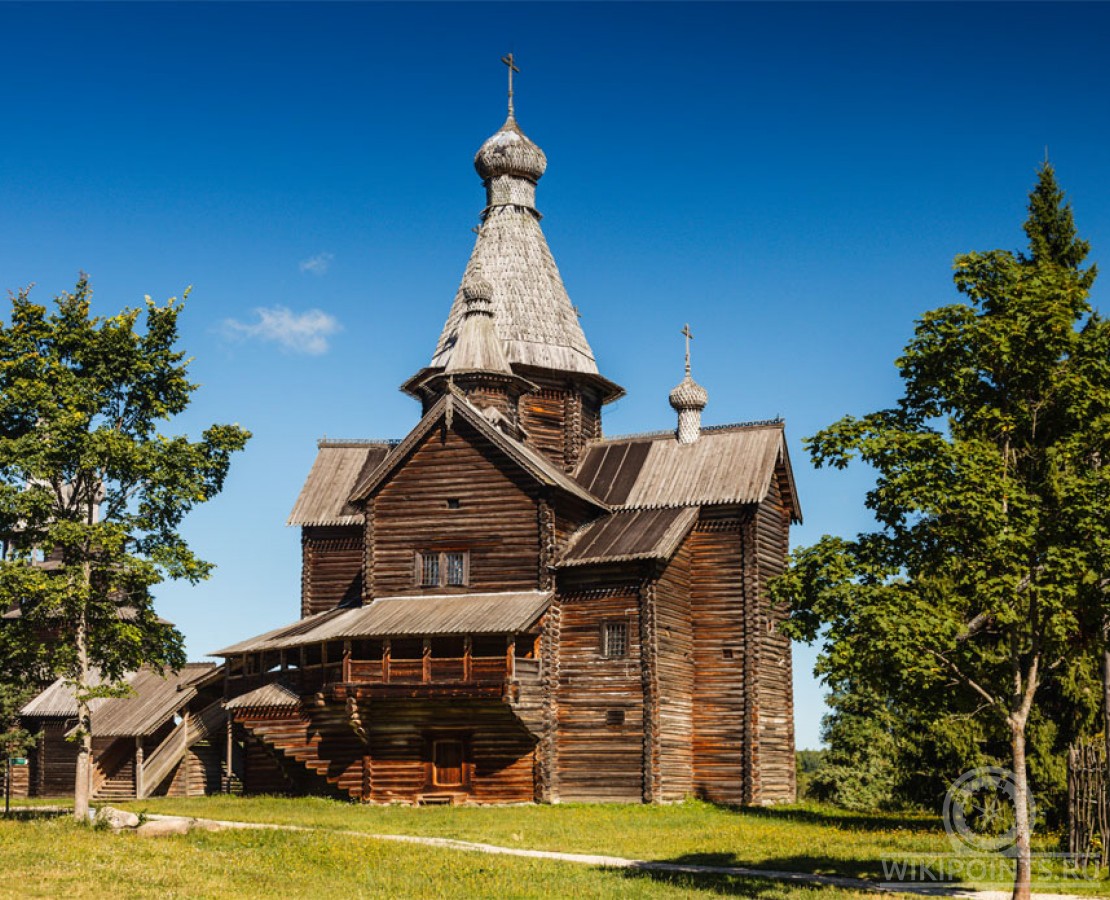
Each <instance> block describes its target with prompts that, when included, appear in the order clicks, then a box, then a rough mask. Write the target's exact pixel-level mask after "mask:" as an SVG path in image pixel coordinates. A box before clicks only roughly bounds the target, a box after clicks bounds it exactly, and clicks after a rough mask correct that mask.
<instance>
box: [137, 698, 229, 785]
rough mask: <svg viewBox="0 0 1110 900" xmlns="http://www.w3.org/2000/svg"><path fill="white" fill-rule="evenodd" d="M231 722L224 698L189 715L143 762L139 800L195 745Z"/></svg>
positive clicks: (167, 776)
mask: <svg viewBox="0 0 1110 900" xmlns="http://www.w3.org/2000/svg"><path fill="white" fill-rule="evenodd" d="M226 721H227V713H226V712H224V706H223V701H221V700H217V701H215V702H214V703H211V704H209V705H208V706H206V707H205V708H204V709H202V710H201V711H200V712H199V713H197V714H196V715H194V714H192V713H188V714H186V716H185V718H183V719H182V720H181V721H180V722H179V723H178V724H177V727H176V728H174V730H173V731H171V732H170V733H169V734H168V735H167V736H166V739H165V740H164V741H162V743H161V744H159V745H158V747H157V748H156V749H155V750H154V752H153V753H151V754H150V756H148V757H147V758H146V760H145V761H144V762H143V777H142V788H141V790H140V792H139V799H140V800H142V799H143V798H144V797H149V796H150V795H151V794H152V793H154V791H155V789H157V788H158V786H159V785H161V784H162V782H164V781H165V780H166V779H167V778H169V777H170V775H171V773H172V772H173V770H174V769H175V768H176V767H177V765H178V764H179V763H180V762H181V760H183V759H184V758H185V754H186V753H188V752H189V749H190V748H191V747H193V745H195V744H197V743H199V742H200V741H206V740H208V739H209V738H211V737H212V735H214V734H216V732H217V731H218V730H220V729H221V728H222V727H223V725H224V723H225V722H226Z"/></svg>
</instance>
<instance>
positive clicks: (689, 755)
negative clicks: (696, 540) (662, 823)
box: [653, 541, 695, 801]
mask: <svg viewBox="0 0 1110 900" xmlns="http://www.w3.org/2000/svg"><path fill="white" fill-rule="evenodd" d="M691 557H692V551H691V548H690V542H689V541H685V542H684V543H683V545H682V547H681V548H679V550H678V552H677V553H676V554H675V555H674V557H673V558H672V560H671V562H670V563H669V564H668V565H667V567H666V569H664V571H663V574H662V576H661V577H660V578H659V581H658V582H657V584H656V585H655V590H654V592H653V593H654V602H655V636H656V643H657V650H656V653H655V660H656V662H655V668H656V676H655V677H656V685H657V688H656V690H657V693H658V708H659V713H658V717H659V722H658V731H659V734H658V739H657V744H658V759H657V762H656V767H657V776H656V777H657V782H658V788H657V790H656V792H655V793H656V796H655V798H654V799H656V800H663V801H671V800H682V799H683V798H684V797H687V796H689V795H691V794H693V793H694V754H693V731H694V721H693V715H694V686H695V685H694V678H695V675H694V638H693V633H692V629H691V611H690V574H691V573H690V567H691Z"/></svg>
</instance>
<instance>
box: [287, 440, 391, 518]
mask: <svg viewBox="0 0 1110 900" xmlns="http://www.w3.org/2000/svg"><path fill="white" fill-rule="evenodd" d="M318 446H319V451H318V452H317V454H316V460H315V461H314V462H313V463H312V469H311V470H310V471H309V473H308V478H306V479H305V483H304V487H302V488H301V493H300V495H299V496H298V497H297V502H296V503H295V504H294V505H293V511H292V512H291V513H290V514H289V521H288V522H287V523H286V524H288V525H358V524H360V523H361V522H362V516H361V515H360V514H359V512H358V510H357V509H355V508H354V507H353V506H351V504H350V503H349V502H348V497H350V495H351V491H352V490H353V489H354V487H355V485H356V484H357V483H358V481H359V480H360V479H361V478H362V477H364V476H365V475H366V473H368V472H370V471H372V470H373V469H374V468H375V467H376V466H377V465H378V463H380V462H381V461H382V460H383V459H385V457H386V456H387V455H388V453H389V451H390V449H391V448H392V447H393V446H394V443H393V442H389V441H374V442H371V441H320V442H319V444H318Z"/></svg>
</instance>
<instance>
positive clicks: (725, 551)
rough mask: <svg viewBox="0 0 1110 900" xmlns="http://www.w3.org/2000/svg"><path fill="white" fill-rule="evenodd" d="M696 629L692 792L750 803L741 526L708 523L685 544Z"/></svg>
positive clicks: (735, 520)
mask: <svg viewBox="0 0 1110 900" xmlns="http://www.w3.org/2000/svg"><path fill="white" fill-rule="evenodd" d="M687 545H688V546H689V550H690V607H691V620H692V625H693V638H694V648H693V661H694V678H695V685H696V688H695V694H694V698H693V737H694V741H693V756H694V768H693V781H694V784H693V789H694V793H695V794H697V795H698V796H699V797H703V798H705V799H707V800H712V801H714V802H717V803H745V802H750V797H751V783H750V772H749V771H748V770H747V768H746V764H745V763H746V759H745V750H746V749H747V748H746V742H745V726H746V725H747V724H748V717H747V713H748V710H747V705H746V703H745V700H746V698H745V693H744V691H745V680H746V674H747V673H746V671H745V669H746V666H745V661H746V659H747V658H748V649H749V646H748V641H747V640H746V636H745V622H744V589H745V584H744V575H745V572H744V549H745V548H744V541H743V538H742V526H741V522H740V520H739V519H738V518H735V517H725V518H717V517H711V516H709V515H707V514H705V513H703V518H702V519H701V520H700V521H699V522H698V524H697V525H695V527H694V530H693V531H692V532H691V534H690V537H689V538H687Z"/></svg>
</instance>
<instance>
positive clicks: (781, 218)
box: [0, 3, 1110, 747]
mask: <svg viewBox="0 0 1110 900" xmlns="http://www.w3.org/2000/svg"><path fill="white" fill-rule="evenodd" d="M1108 26H1110V6H1108V5H1106V4H1101V3H1082V4H1066V3H1053V4H1051V5H1048V4H1037V3H1018V4H1008V3H988V4H982V5H978V4H966V3H962V4H945V3H918V4H881V3H866V4H852V5H840V4H833V3H821V4H804V3H787V4H776V5H764V4H757V3H712V4H705V5H700V4H691V3H685V4H681V5H672V4H665V3H652V4H639V3H610V4H603V5H593V4H575V3H557V4H542V3H529V4H509V3H497V4H477V3H454V4H446V5H441V4H433V3H413V4H405V5H386V4H363V3H339V4H322V3H315V4H266V3H241V4H230V5H221V4H193V5H177V4H172V3H148V4H138V3H128V4H119V5H115V4H101V3H87V4H84V3H81V4H75V5H67V4H58V3H47V4H16V3H2V4H0V34H3V35H4V36H5V42H4V43H5V65H4V77H3V79H0V110H3V116H4V122H5V128H4V137H3V139H2V140H0V287H3V288H5V289H17V288H19V287H22V286H26V285H28V284H30V283H32V282H34V283H35V284H36V287H35V291H34V296H35V297H36V298H37V299H38V300H39V301H40V302H43V301H46V300H48V299H49V298H50V297H52V296H54V295H55V294H57V293H59V292H60V291H62V290H65V289H67V288H70V287H72V285H73V283H74V281H75V280H76V276H77V273H78V271H79V270H85V271H87V272H89V273H90V275H91V277H92V281H93V286H94V288H95V290H96V297H95V299H96V303H97V305H98V309H99V310H100V311H102V312H105V313H107V312H112V311H116V310H118V309H119V308H120V307H122V306H125V305H135V304H138V303H140V302H141V301H142V297H143V295H144V294H150V295H152V296H153V297H155V298H158V299H165V298H166V297H169V296H172V295H179V294H180V293H181V292H182V290H183V289H184V288H185V287H186V286H188V285H192V286H193V293H192V296H191V298H190V300H189V305H188V309H187V312H186V314H185V317H184V319H183V340H182V345H183V346H184V347H185V349H186V350H187V351H188V352H189V353H190V354H191V355H192V356H194V357H195V362H194V363H193V367H192V372H193V375H194V377H195V378H196V380H198V381H199V382H201V384H202V387H201V388H200V390H199V391H198V392H197V394H196V397H195V401H194V404H193V406H192V408H191V409H190V411H189V412H188V414H187V415H185V416H183V417H182V418H181V420H180V421H179V422H177V423H175V426H174V430H175V431H178V432H188V433H193V434H195V433H197V432H199V431H200V429H201V428H203V427H204V426H205V425H206V424H208V423H210V422H213V421H237V422H239V423H241V424H243V425H244V426H246V427H248V428H250V429H251V430H252V431H253V432H254V435H255V437H254V439H253V441H252V442H251V444H250V446H249V448H248V449H247V451H246V452H245V453H243V454H241V455H240V457H239V458H237V459H236V460H235V463H234V465H233V468H232V473H231V476H230V478H229V480H228V483H227V487H226V489H225V491H224V493H223V494H222V495H221V496H220V497H218V498H217V499H216V500H215V501H213V502H212V503H211V504H209V505H208V506H207V507H206V508H202V509H198V510H197V511H196V512H195V513H194V514H193V515H192V517H191V518H190V520H189V521H188V525H187V528H186V533H187V536H188V537H189V538H190V540H191V541H192V543H193V545H194V547H195V548H196V549H197V550H198V551H199V552H200V553H201V554H202V555H203V556H205V557H206V558H208V559H211V560H212V561H214V562H215V563H216V564H217V565H218V567H219V568H218V569H217V571H216V573H215V575H214V576H213V578H212V579H211V580H210V581H208V582H206V583H205V584H203V585H201V586H200V587H196V588H190V587H187V586H180V585H168V586H165V587H163V588H161V589H160V590H159V592H158V601H159V602H158V606H159V611H160V612H161V613H162V614H163V615H165V616H167V617H169V618H170V619H172V620H174V621H175V622H177V623H178V624H179V626H180V627H181V628H182V630H183V631H184V633H185V635H186V638H187V642H188V649H189V653H190V655H191V656H192V657H193V658H199V657H201V656H203V654H205V653H206V652H209V651H211V650H214V649H216V648H218V647H220V646H224V645H226V644H227V643H229V642H231V641H233V640H237V639H240V638H243V637H246V636H248V635H250V634H254V633H257V632H260V631H263V630H265V629H267V628H270V627H274V626H276V625H278V624H281V623H282V622H284V621H288V620H290V619H292V618H294V617H295V616H296V615H297V611H298V597H299V593H298V592H299V575H298V573H299V565H300V550H299V536H298V534H297V532H296V531H295V530H293V529H289V528H285V527H284V525H283V523H284V521H285V518H286V516H287V515H288V512H289V509H290V508H291V506H292V504H293V501H294V499H295V497H296V495H297V492H298V490H299V488H300V484H301V482H302V480H303V478H304V475H305V474H306V473H307V471H308V468H309V466H310V465H311V462H312V459H313V456H314V454H315V441H316V439H317V438H319V437H322V436H324V435H327V436H329V437H399V436H402V435H404V434H405V433H406V432H407V431H408V429H409V428H410V427H411V426H412V425H413V424H414V423H415V422H416V419H417V415H418V412H419V410H418V408H417V406H416V404H415V403H414V402H413V401H411V400H409V399H408V398H406V397H405V396H403V395H402V394H400V393H399V392H398V391H397V389H396V388H397V385H399V384H400V383H401V382H402V381H403V380H405V379H406V378H407V377H408V376H409V375H411V374H412V373H414V372H415V371H416V370H417V369H419V368H420V367H421V366H423V365H425V364H426V362H427V360H428V358H429V357H430V355H431V352H432V349H433V347H434V344H435V339H436V337H437V335H438V333H439V330H440V328H441V326H442V324H443V320H444V318H445V317H446V314H447V310H448V307H449V305H450V302H451V299H452V297H453V294H454V291H455V289H456V287H457V284H458V280H459V278H460V276H461V273H462V269H463V265H464V264H465V261H466V259H467V257H468V255H469V252H470V248H471V245H472V242H473V235H472V234H471V232H470V229H471V227H472V226H473V225H474V224H475V223H476V222H477V217H478V213H479V211H480V210H481V208H482V205H483V200H484V195H483V191H482V187H481V184H480V182H479V180H478V178H477V176H476V175H475V174H474V171H473V169H472V167H471V160H472V157H473V154H474V151H475V150H476V149H477V148H478V146H479V145H480V144H481V142H482V141H483V140H484V139H485V138H486V137H487V136H488V135H489V134H491V133H492V132H493V131H494V130H496V129H497V127H498V126H499V125H500V124H501V121H502V119H503V118H504V102H505V98H504V92H505V71H504V67H503V66H502V65H501V64H500V63H499V62H498V59H499V57H500V56H501V55H502V54H504V53H506V52H507V51H509V50H512V51H513V52H514V53H515V54H516V56H517V59H518V62H519V64H520V67H521V69H522V70H523V71H522V73H521V75H520V76H519V77H518V80H517V113H518V119H519V121H520V123H521V126H522V127H523V129H524V130H525V132H526V133H527V134H528V135H529V136H530V137H531V138H532V139H533V140H535V141H536V142H537V143H538V144H539V145H540V146H541V147H543V148H544V150H545V151H546V153H547V155H548V159H549V167H548V171H547V174H546V175H545V177H544V179H543V180H542V181H541V183H540V186H539V191H538V206H539V208H540V210H541V211H542V212H543V213H544V216H545V218H544V229H545V232H546V234H547V237H548V241H549V243H550V245H551V248H552V250H553V252H554V254H555V257H556V259H557V261H558V263H559V265H560V268H561V270H562V273H563V277H564V280H565V281H566V284H567V287H568V290H569V292H570V294H571V298H572V300H573V302H574V303H575V304H577V305H578V306H579V308H580V309H581V311H582V323H583V327H584V328H585V330H586V334H587V337H588V338H589V340H590V341H591V343H592V345H593V348H594V351H595V353H596V355H597V357H598V360H599V364H600V366H601V370H602V372H603V373H604V374H605V375H607V376H608V377H610V378H612V379H613V380H615V381H617V382H618V383H620V384H622V385H624V386H625V387H626V388H627V389H628V396H627V397H626V398H625V399H623V400H621V401H619V402H618V403H617V404H615V405H614V406H611V407H609V408H608V411H607V415H606V421H605V428H606V431H607V433H609V434H619V433H625V432H631V431H642V430H649V429H656V428H666V427H670V426H671V424H672V421H673V413H672V412H671V410H670V408H669V407H668V406H667V402H666V398H667V392H668V391H669V389H670V388H671V387H672V386H673V385H674V384H675V383H676V382H677V381H678V380H679V378H680V377H681V374H682V338H681V336H680V335H679V329H681V327H682V324H683V323H684V322H687V321H689V322H690V324H691V327H692V329H693V331H694V334H695V336H696V337H695V340H694V342H693V351H692V352H693V364H694V373H695V376H696V377H697V379H698V380H699V381H700V382H701V383H702V384H703V385H705V387H706V388H707V389H708V390H709V395H710V404H709V407H708V408H707V410H706V413H705V419H706V421H707V422H709V423H714V424H716V423H725V422H734V421H745V420H751V419H762V418H769V417H773V416H777V415H781V416H784V417H785V418H786V421H787V430H788V436H789V438H790V441H791V452H792V455H793V460H794V466H795V470H796V473H797V478H798V486H799V490H800V492H801V497H802V504H803V508H804V511H805V516H806V522H805V525H804V526H803V527H801V528H797V529H795V531H794V534H793V539H794V541H795V543H808V542H811V541H813V540H816V539H817V538H818V537H819V536H820V535H821V534H823V533H826V532H832V533H841V534H852V533H855V532H856V531H858V530H860V529H862V528H866V527H868V525H869V518H868V515H867V513H866V510H865V509H864V508H863V506H862V497H863V492H864V491H865V490H866V487H867V476H866V473H865V472H862V471H849V472H847V473H839V472H828V471H824V470H821V471H815V470H814V469H813V468H812V467H811V466H810V464H809V462H808V460H807V457H806V455H805V453H804V451H803V449H802V446H801V439H802V438H803V437H805V436H807V435H811V434H813V433H814V432H815V431H816V430H818V429H819V428H821V427H823V426H824V425H827V424H829V423H830V422H832V421H834V420H835V419H836V418H838V417H840V416H841V415H843V414H845V413H863V412H867V411H870V410H872V409H876V408H880V407H882V406H885V405H888V404H890V403H891V402H893V401H894V399H895V398H896V397H897V394H898V388H899V385H898V379H897V376H896V373H895V370H894V367H893V360H894V359H895V358H896V357H897V356H898V354H899V352H900V350H901V348H902V347H903V346H904V344H905V343H906V341H907V339H908V338H909V336H910V334H911V332H912V328H913V322H914V320H915V318H916V317H918V316H919V315H920V314H921V313H922V312H924V311H925V310H927V309H930V308H933V307H936V306H939V305H942V304H944V303H948V302H951V301H953V300H954V299H956V294H955V292H954V290H953V288H952V285H951V262H952V259H953V257H954V256H955V255H956V254H958V253H962V252H966V251H969V250H985V249H991V248H995V247H1003V248H1016V247H1019V246H1021V244H1022V240H1023V235H1022V233H1021V227H1020V226H1021V222H1022V220H1023V218H1024V204H1025V197H1026V193H1027V192H1028V190H1029V189H1030V187H1031V186H1032V184H1033V181H1034V178H1035V170H1036V167H1037V165H1038V163H1039V162H1040V161H1041V160H1042V159H1043V158H1044V154H1045V148H1046V146H1047V147H1048V150H1049V153H1050V155H1051V158H1052V161H1053V163H1054V164H1055V166H1056V168H1057V174H1058V177H1059V179H1060V181H1061V183H1062V184H1063V186H1064V187H1065V188H1066V189H1067V190H1068V192H1069V196H1070V198H1071V199H1072V201H1073V203H1074V207H1075V212H1076V217H1077V222H1078V225H1079V228H1080V232H1081V234H1082V235H1083V236H1084V237H1086V238H1087V239H1089V240H1090V241H1091V242H1092V245H1093V254H1092V255H1093V257H1094V258H1095V259H1096V260H1097V259H1099V258H1100V257H1101V258H1103V259H1105V258H1106V254H1107V253H1108V252H1110V192H1108V183H1110V182H1108V180H1107V173H1108V172H1110V134H1108V130H1110V124H1108V118H1107V116H1106V106H1105V102H1106V101H1105V98H1106V93H1107V88H1108V87H1110V56H1108V55H1107V54H1106V52H1105V38H1106V35H1107V34H1108V33H1110V31H1108ZM1106 284H1107V282H1106V281H1103V282H1102V283H1101V284H1099V285H1096V288H1095V292H1094V300H1095V303H1096V305H1100V306H1101V307H1102V308H1103V309H1105V308H1106V307H1107V306H1110V303H1108V302H1107V293H1106V290H1107V289H1106ZM812 663H813V652H812V651H811V650H810V649H808V648H804V647H802V648H798V650H797V652H796V656H795V668H796V684H797V687H796V699H797V725H798V744H799V746H801V747H805V746H816V744H817V742H818V724H819V719H820V716H821V713H822V704H821V689H820V686H819V685H817V684H816V683H815V682H814V681H813V680H812V678H810V677H809V671H810V669H811V668H812Z"/></svg>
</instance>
